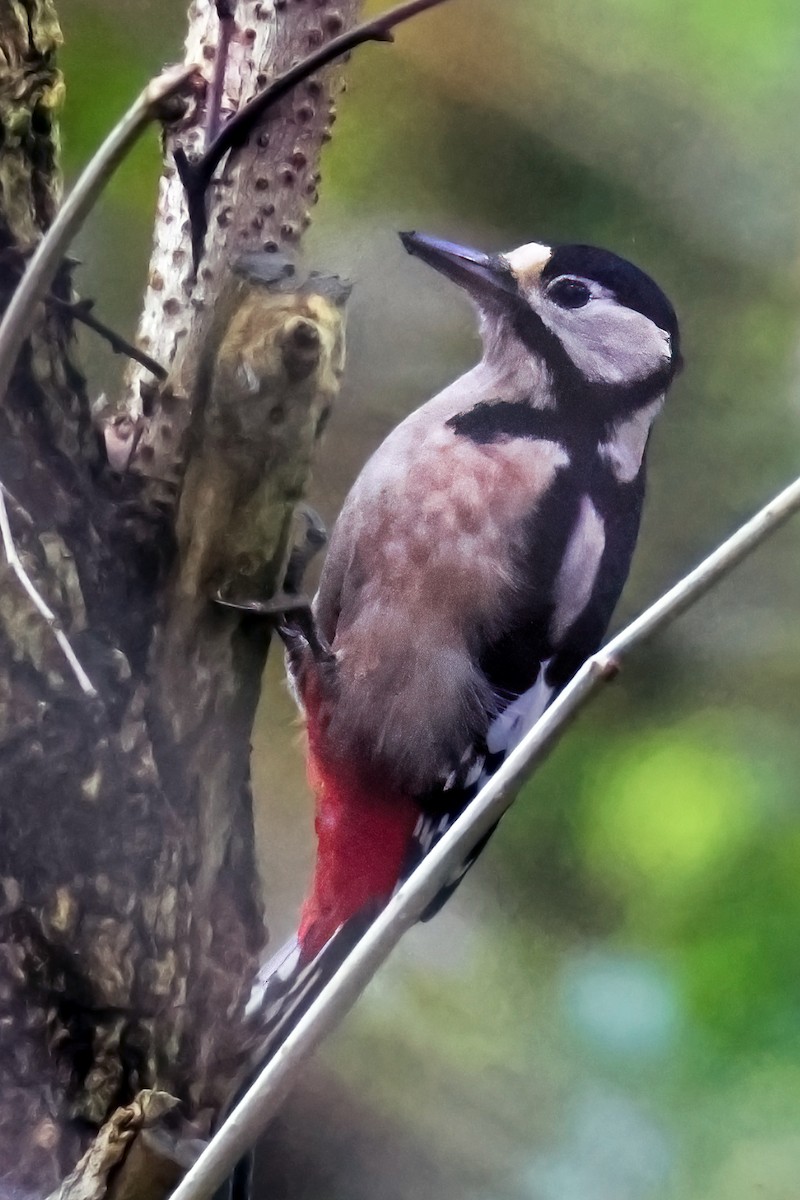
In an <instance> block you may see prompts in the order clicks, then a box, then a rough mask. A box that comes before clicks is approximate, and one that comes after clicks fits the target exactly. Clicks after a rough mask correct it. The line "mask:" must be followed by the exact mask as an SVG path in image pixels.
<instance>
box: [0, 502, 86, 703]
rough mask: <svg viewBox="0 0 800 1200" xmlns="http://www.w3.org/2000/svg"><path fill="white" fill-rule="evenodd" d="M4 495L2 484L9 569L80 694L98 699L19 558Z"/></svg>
mask: <svg viewBox="0 0 800 1200" xmlns="http://www.w3.org/2000/svg"><path fill="white" fill-rule="evenodd" d="M5 491H6V490H5V488H4V487H3V484H2V483H0V536H2V539H3V548H4V550H5V552H6V560H7V562H8V565H9V566H10V567H11V570H12V571H13V572H14V574H15V575H16V577H17V579H18V580H19V582H20V583H21V584H22V587H23V589H24V591H25V592H26V594H27V596H28V599H29V600H30V601H31V603H32V604H33V605H34V607H35V608H36V609H37V610H38V612H39V613H41V615H42V618H43V619H44V621H45V622H46V623H47V624H48V625H49V626H50V629H51V631H52V633H53V637H54V638H55V639H56V641H57V642H58V645H59V647H60V648H61V652H62V654H63V655H64V658H65V659H66V660H67V662H68V663H69V665H70V668H71V670H72V673H73V675H74V676H75V678H76V679H77V681H78V683H79V684H80V688H81V691H82V692H83V693H84V695H85V696H89V697H90V698H91V699H95V698H96V697H97V689H96V688H95V686H94V684H93V683H92V681H91V679H90V678H89V676H88V675H87V674H86V672H85V671H84V669H83V667H82V666H81V664H80V662H79V661H78V656H77V655H76V653H75V651H74V650H73V649H72V646H70V644H69V640H68V638H67V635H66V634H65V633H64V630H63V629H62V627H61V622H60V621H59V619H58V617H57V616H56V614H55V613H54V612H53V610H52V609H51V608H50V606H49V605H48V604H47V602H46V601H45V599H44V597H43V596H42V595H41V593H40V592H39V591H38V590H37V588H36V587H35V585H34V583H33V581H32V579H31V578H30V576H29V575H28V573H27V571H26V570H25V568H24V567H23V565H22V562H21V560H20V557H19V555H18V554H17V547H16V546H15V545H14V535H13V534H12V532H11V524H10V522H9V519H8V508H7V507H6V496H5Z"/></svg>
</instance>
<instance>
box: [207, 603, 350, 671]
mask: <svg viewBox="0 0 800 1200" xmlns="http://www.w3.org/2000/svg"><path fill="white" fill-rule="evenodd" d="M213 600H214V603H215V604H218V605H219V606H220V607H221V608H231V609H235V610H236V611H237V612H243V613H251V614H252V615H253V616H257V617H265V618H266V619H268V620H271V621H273V622H274V624H275V627H276V629H277V631H278V633H279V635H280V637H281V639H282V640H283V642H284V643H285V645H286V648H287V649H288V650H289V651H293V650H296V649H297V642H298V638H301V639H302V640H303V641H304V642H305V643H306V645H307V646H308V648H309V650H310V651H311V653H312V655H313V657H314V661H315V662H316V663H330V662H335V660H336V655H335V654H334V652H333V650H332V649H331V647H330V645H329V644H328V642H327V640H326V639H325V638H324V637H323V636H322V634H321V633H320V631H319V629H318V627H317V622H316V620H315V619H314V613H313V610H312V608H311V601H310V600H309V598H308V596H303V595H298V594H297V593H294V592H286V591H283V592H276V594H275V595H274V596H271V597H270V598H269V600H259V599H251V600H248V599H238V598H232V597H229V596H226V595H225V593H224V592H223V591H221V590H219V591H217V592H216V593H215V594H214V596H213Z"/></svg>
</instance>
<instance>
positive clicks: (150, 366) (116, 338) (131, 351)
mask: <svg viewBox="0 0 800 1200" xmlns="http://www.w3.org/2000/svg"><path fill="white" fill-rule="evenodd" d="M44 300H45V304H50V305H52V306H53V308H58V309H60V311H61V312H63V313H67V314H68V315H69V316H70V317H72V319H73V321H80V323H81V324H82V325H85V326H86V328H87V329H92V330H94V332H95V333H97V334H99V335H100V337H101V338H105V340H106V341H107V342H108V344H109V346H110V347H111V349H112V350H113V351H114V353H115V354H124V355H125V356H126V357H127V358H131V359H133V361H134V362H138V363H139V365H140V366H141V367H144V369H145V370H146V371H149V372H150V373H151V375H155V377H156V379H166V378H167V374H168V372H167V370H166V367H162V365H161V363H159V362H156V360H155V359H154V358H151V357H150V355H149V354H145V352H144V350H140V349H139V347H138V346H134V345H133V343H132V342H129V341H128V340H127V338H124V337H123V336H122V334H121V333H117V331H116V330H115V329H112V328H111V326H110V325H106V324H105V322H104V321H101V320H100V318H99V317H96V316H95V315H94V313H93V311H92V309H93V308H94V300H62V299H61V297H60V296H55V295H53V293H52V292H48V294H47V295H46V296H45V298H44Z"/></svg>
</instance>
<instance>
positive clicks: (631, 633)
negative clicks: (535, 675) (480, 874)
mask: <svg viewBox="0 0 800 1200" xmlns="http://www.w3.org/2000/svg"><path fill="white" fill-rule="evenodd" d="M798 509H800V479H797V480H795V482H794V483H792V484H790V485H789V487H787V488H786V489H785V490H784V491H782V492H781V493H780V494H779V495H778V496H776V497H775V498H774V500H772V501H771V502H770V503H769V504H767V505H766V506H765V507H764V508H762V509H761V511H760V512H758V513H756V515H755V516H754V517H752V518H751V519H750V520H749V521H747V522H746V523H745V524H744V525H742V526H741V528H740V529H738V530H737V532H736V533H734V534H733V536H732V537H730V538H728V540H727V541H725V542H723V543H722V545H721V546H719V547H718V549H716V550H715V551H714V552H713V553H712V554H710V555H709V556H708V558H706V559H705V560H704V561H703V562H702V563H701V564H700V565H699V566H698V567H696V568H695V570H694V571H691V572H690V573H689V574H688V575H686V576H685V577H684V578H683V579H682V580H681V581H680V582H679V583H677V584H676V585H675V586H674V587H673V588H671V589H670V590H669V591H668V592H666V593H665V594H664V595H663V596H662V597H661V598H660V599H659V600H657V601H656V602H655V604H652V605H651V606H650V608H648V609H646V610H645V612H643V613H642V614H641V616H639V617H637V618H636V620H635V621H633V622H632V623H631V624H630V625H628V626H627V628H625V629H623V630H622V632H621V633H618V634H617V635H616V637H614V638H612V640H611V641H610V642H608V643H607V645H606V646H605V647H603V649H602V650H599V651H598V653H597V654H595V655H593V657H592V658H590V659H589V660H588V661H587V662H586V663H584V665H583V666H582V667H581V669H580V670H579V671H578V673H577V674H576V675H575V677H574V678H573V680H572V681H571V683H569V684H568V685H567V687H566V688H565V689H564V691H563V692H561V694H560V695H559V696H558V697H557V698H556V700H554V702H553V704H552V705H551V706H550V708H549V709H548V710H547V711H546V712H545V714H544V716H543V717H542V718H541V719H540V720H539V721H537V723H536V725H535V726H534V727H533V729H532V730H531V731H530V733H528V734H527V736H526V737H525V738H524V739H523V741H522V742H521V743H520V745H519V746H518V747H517V748H516V749H515V750H514V751H513V753H512V754H511V755H509V757H508V758H507V759H506V761H505V762H504V763H503V765H502V766H501V767H500V768H499V770H498V771H497V772H496V774H495V775H493V776H492V778H491V779H490V780H489V782H488V783H487V784H486V786H485V787H484V788H483V789H482V790H481V791H480V792H479V793H478V795H477V796H476V797H475V799H474V800H473V801H472V803H471V804H470V805H469V807H468V808H467V809H465V811H464V812H463V813H462V814H461V816H460V817H459V818H458V820H457V821H455V822H454V824H453V825H452V826H451V827H450V829H449V830H448V831H447V833H445V834H444V836H443V837H442V839H441V841H440V842H439V843H438V844H437V845H436V846H434V847H433V849H432V850H431V851H430V853H429V854H428V855H427V857H426V858H425V859H424V860H423V862H422V863H421V864H420V866H419V867H418V868H417V870H416V871H415V872H414V873H413V875H411V876H410V877H409V879H408V880H406V882H405V883H404V884H403V885H402V887H400V888H399V889H398V890H397V892H396V893H395V894H394V896H393V897H392V899H391V900H390V901H389V903H388V904H387V905H386V908H385V909H384V910H383V912H381V913H380V914H379V915H378V916H377V917H376V919H375V920H374V922H373V923H372V925H371V926H370V928H369V929H368V930H367V932H366V933H365V934H364V936H363V937H362V939H361V941H360V942H359V943H358V944H357V945H356V947H355V949H354V950H353V951H352V953H351V954H350V955H349V957H348V958H347V959H346V960H345V961H344V963H343V964H342V966H341V967H340V968H339V970H338V971H337V973H336V974H335V975H334V977H333V978H332V979H331V980H330V982H329V983H328V984H327V985H326V987H325V988H324V989H323V991H322V992H320V994H319V996H318V997H317V998H316V1000H315V1001H314V1003H313V1004H311V1005H310V1007H309V1008H308V1010H307V1012H306V1013H305V1014H304V1016H303V1017H301V1018H300V1020H299V1021H298V1023H297V1024H296V1025H295V1027H294V1029H293V1030H292V1031H291V1033H289V1035H288V1037H287V1038H286V1041H285V1042H284V1043H283V1044H282V1045H281V1046H280V1047H279V1048H278V1050H277V1051H276V1052H275V1054H274V1056H273V1057H272V1059H271V1060H270V1062H269V1063H268V1064H267V1066H266V1067H265V1068H264V1070H263V1071H262V1072H261V1074H260V1075H259V1077H258V1079H257V1080H256V1082H255V1083H254V1084H253V1086H252V1087H251V1088H250V1090H249V1091H248V1092H247V1093H246V1094H245V1096H244V1097H243V1099H242V1100H241V1102H240V1103H239V1104H238V1105H237V1107H236V1108H235V1109H234V1110H233V1112H232V1113H231V1115H230V1116H229V1117H228V1119H227V1120H226V1121H225V1123H224V1124H223V1125H222V1127H221V1128H220V1130H219V1132H218V1133H217V1134H216V1136H215V1137H214V1138H213V1139H212V1141H211V1142H210V1143H209V1145H208V1146H207V1148H206V1149H205V1150H204V1151H203V1153H202V1154H201V1155H200V1157H199V1158H198V1160H197V1162H196V1163H195V1164H194V1166H193V1167H192V1168H191V1170H190V1171H189V1172H188V1173H187V1175H186V1177H185V1178H184V1180H183V1182H182V1183H181V1184H180V1185H179V1186H178V1187H177V1188H176V1190H175V1191H174V1192H173V1194H172V1197H171V1200H207V1197H210V1196H211V1194H212V1193H213V1191H214V1189H215V1188H216V1187H217V1186H218V1185H219V1184H221V1183H222V1182H223V1181H224V1180H225V1179H226V1178H227V1176H228V1175H229V1173H230V1171H231V1170H232V1169H233V1167H234V1166H235V1164H236V1163H237V1162H238V1160H239V1159H240V1158H241V1156H242V1155H243V1154H245V1153H246V1152H247V1151H248V1150H249V1149H250V1148H251V1147H252V1146H253V1145H254V1144H255V1142H256V1140H257V1138H258V1137H259V1136H260V1134H261V1133H262V1132H263V1130H264V1129H265V1128H266V1126H267V1124H268V1123H269V1121H270V1120H271V1119H272V1118H273V1117H274V1116H275V1114H276V1113H277V1111H278V1109H279V1108H280V1106H281V1104H282V1102H283V1100H284V1099H285V1097H286V1095H287V1094H288V1092H289V1091H290V1089H291V1087H292V1084H293V1082H294V1080H295V1077H296V1075H297V1072H298V1070H299V1069H300V1068H301V1067H302V1066H303V1065H304V1063H305V1062H306V1060H307V1059H308V1058H309V1057H310V1056H311V1054H312V1053H313V1051H314V1050H315V1049H316V1048H317V1046H318V1045H319V1044H320V1043H321V1042H322V1040H323V1039H324V1038H325V1037H326V1036H327V1034H329V1033H330V1032H331V1031H332V1030H333V1029H334V1028H335V1027H336V1026H337V1025H338V1024H339V1022H340V1021H341V1020H342V1018H343V1017H344V1016H345V1014H346V1013H347V1012H348V1011H349V1010H350V1008H351V1007H352V1006H353V1004H354V1003H355V1001H356V1000H357V999H358V997H359V995H360V994H361V992H362V991H363V990H364V988H365V987H366V986H367V984H368V983H369V982H370V980H371V979H372V976H373V975H374V974H375V972H376V971H377V970H378V968H379V967H380V966H381V965H382V964H383V963H384V962H385V960H386V959H387V958H388V956H389V954H390V953H391V951H392V950H393V949H394V947H395V946H396V944H397V943H398V941H399V940H400V938H401V937H402V935H403V934H404V933H405V932H406V931H407V930H408V929H410V928H411V926H412V925H414V924H415V923H416V922H417V920H418V919H419V918H420V916H421V915H422V913H423V912H424V911H425V909H426V908H427V906H428V904H429V903H430V902H431V901H432V900H433V899H434V897H435V896H436V895H437V894H438V892H439V890H440V888H441V887H442V886H443V885H444V884H445V883H446V882H447V880H448V879H449V878H450V877H451V876H452V873H453V871H454V870H456V869H457V868H458V867H459V865H460V864H461V863H463V862H464V860H465V859H466V858H467V857H468V856H469V853H470V851H471V850H473V849H474V848H475V846H476V845H477V844H478V842H479V841H480V839H481V838H482V837H483V836H484V835H485V834H486V833H488V832H489V830H491V829H492V828H493V827H494V825H495V824H496V823H497V821H498V820H499V819H500V817H502V815H503V813H505V812H506V810H507V809H508V808H509V807H510V805H511V803H512V801H513V800H514V797H515V796H516V794H517V792H518V791H519V789H520V787H521V786H522V785H523V784H524V783H526V782H527V780H529V779H530V778H531V776H532V775H533V774H534V772H535V770H536V769H537V768H538V767H539V766H540V765H541V763H542V762H543V760H544V759H545V758H546V757H547V755H548V754H549V753H550V751H551V750H552V749H553V747H554V746H555V745H556V743H557V742H558V741H559V740H560V739H561V737H562V736H563V734H564V733H565V732H566V730H567V728H568V726H569V725H570V724H571V723H572V721H573V720H574V718H575V717H576V716H577V714H578V713H579V712H580V710H581V709H583V708H584V707H585V705H586V704H588V702H589V701H590V700H591V699H592V697H594V696H595V695H597V694H598V693H599V692H600V690H601V687H602V685H603V684H604V683H608V682H609V681H610V680H612V679H613V678H614V677H615V676H616V674H617V673H618V671H619V669H620V666H621V664H622V662H623V660H624V659H625V658H626V657H627V656H628V655H629V654H630V653H631V652H632V651H634V650H635V649H636V648H637V647H638V646H640V645H641V643H642V642H644V641H645V640H646V639H647V638H649V637H651V636H652V635H653V634H654V633H656V632H658V631H660V630H661V629H663V628H665V626H667V625H668V624H670V622H672V621H674V620H675V618H676V617H677V616H679V615H680V613H682V612H684V611H685V610H686V609H687V608H689V607H691V606H692V605H693V604H695V603H696V602H697V601H698V600H699V599H700V597H701V596H703V595H704V594H705V593H706V592H707V591H708V590H709V589H710V588H712V587H713V586H714V585H715V584H716V583H717V582H718V581H719V580H720V579H722V578H723V577H724V576H725V575H727V574H728V573H729V572H730V571H732V570H733V568H734V567H735V566H736V565H737V564H738V563H739V562H741V561H742V559H743V558H745V557H746V556H747V555H748V554H750V553H751V552H752V551H753V550H754V549H755V548H756V547H757V546H759V545H760V544H761V542H763V541H765V540H766V538H768V537H769V536H770V535H771V534H772V533H774V532H775V531H776V530H777V529H778V528H779V527H780V526H781V525H782V524H783V523H784V522H785V521H787V520H788V519H789V517H791V516H792V515H793V514H794V513H796V512H797V511H798Z"/></svg>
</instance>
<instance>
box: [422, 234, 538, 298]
mask: <svg viewBox="0 0 800 1200" xmlns="http://www.w3.org/2000/svg"><path fill="white" fill-rule="evenodd" d="M400 241H401V242H402V243H403V245H404V246H405V248H406V250H407V251H408V253H409V254H413V255H415V256H416V257H417V258H421V259H422V261H423V262H425V263H427V264H428V266H429V267H433V269H434V270H435V271H438V272H439V273H440V274H441V275H445V276H446V277H447V278H448V279H451V280H452V281H453V283H457V284H458V286H459V287H462V288H464V290H465V291H466V292H468V293H469V294H470V296H472V297H473V298H474V299H475V300H478V301H479V302H480V301H482V302H483V303H486V302H487V301H492V300H497V299H499V298H501V297H502V296H508V295H509V294H510V295H516V294H517V281H516V279H515V278H514V275H513V274H512V271H511V268H510V266H509V265H508V263H507V262H506V260H505V259H504V258H502V257H501V255H499V254H483V253H482V252H481V251H480V250H470V249H469V248H468V247H467V246H457V245H456V244H455V243H454V242H445V241H442V240H441V239H440V238H434V237H429V236H428V235H427V234H425V233H401V234H400Z"/></svg>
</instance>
